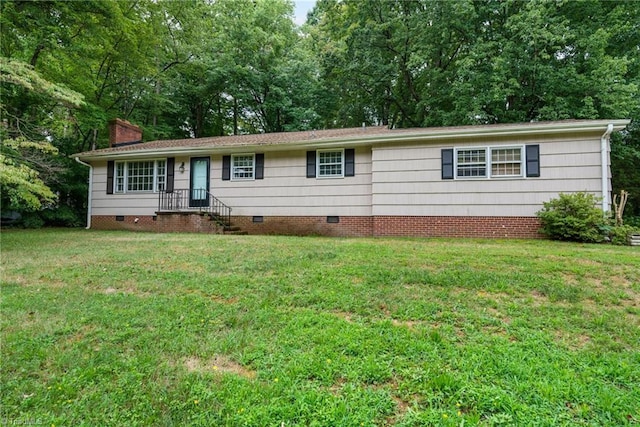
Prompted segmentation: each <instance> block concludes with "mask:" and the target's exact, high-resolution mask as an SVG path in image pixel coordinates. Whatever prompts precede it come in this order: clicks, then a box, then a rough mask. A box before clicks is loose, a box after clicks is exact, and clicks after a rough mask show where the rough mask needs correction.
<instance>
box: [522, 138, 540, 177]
mask: <svg viewBox="0 0 640 427" xmlns="http://www.w3.org/2000/svg"><path fill="white" fill-rule="evenodd" d="M525 151H526V158H527V176H528V177H538V176H540V146H539V145H537V144H536V145H527V146H526V147H525Z"/></svg>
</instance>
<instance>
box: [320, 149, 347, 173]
mask: <svg viewBox="0 0 640 427" xmlns="http://www.w3.org/2000/svg"><path fill="white" fill-rule="evenodd" d="M343 154H344V151H343V150H332V151H329V150H318V163H317V168H318V178H341V177H343V176H344V156H343Z"/></svg>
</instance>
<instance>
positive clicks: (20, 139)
mask: <svg viewBox="0 0 640 427" xmlns="http://www.w3.org/2000/svg"><path fill="white" fill-rule="evenodd" d="M0 85H1V89H2V93H3V100H4V101H5V102H3V103H2V108H1V110H0V112H1V115H2V120H3V123H4V127H3V128H2V130H1V134H0V139H1V142H0V164H1V165H2V168H0V192H1V194H2V209H3V210H5V211H7V210H16V211H22V212H28V211H37V210H39V209H41V208H42V207H43V205H46V204H52V203H54V202H55V201H56V195H55V194H54V193H53V191H52V190H51V188H49V183H50V182H52V181H53V180H55V179H56V175H57V173H58V172H59V169H58V168H57V166H56V163H55V160H54V158H55V156H56V155H57V153H58V150H57V148H56V147H54V146H53V145H52V144H51V143H50V142H48V141H47V140H46V137H47V131H46V129H45V128H42V127H40V126H38V125H37V123H36V122H35V120H38V121H43V118H42V116H47V117H48V120H49V121H50V122H51V121H54V120H56V119H55V118H56V117H58V116H59V115H60V113H62V112H64V111H65V110H66V109H68V108H71V107H77V106H80V105H81V104H82V102H83V101H82V96H81V95H80V94H78V93H76V92H73V91H71V90H69V89H67V88H65V87H63V86H60V85H57V84H53V83H51V82H49V81H47V80H45V79H44V78H42V76H40V75H39V74H38V73H37V72H35V71H34V70H33V67H31V66H29V65H28V64H25V63H23V62H20V61H15V60H8V59H6V58H0ZM25 97H29V98H35V99H38V100H39V101H40V102H39V104H38V105H39V110H38V111H34V110H32V111H30V112H29V114H28V115H27V113H26V112H24V111H15V108H20V107H21V106H22V104H21V103H20V102H18V101H16V98H18V99H24V98H25ZM12 107H13V109H12ZM17 114H20V115H17Z"/></svg>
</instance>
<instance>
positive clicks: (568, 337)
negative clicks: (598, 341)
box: [554, 330, 591, 351]
mask: <svg viewBox="0 0 640 427" xmlns="http://www.w3.org/2000/svg"><path fill="white" fill-rule="evenodd" d="M554 337H555V340H556V341H558V342H562V343H564V344H565V345H566V347H567V348H568V349H569V350H574V351H575V350H582V349H583V348H585V346H586V345H587V344H589V343H590V342H591V337H590V336H588V335H585V334H567V333H566V331H559V330H557V331H555V333H554Z"/></svg>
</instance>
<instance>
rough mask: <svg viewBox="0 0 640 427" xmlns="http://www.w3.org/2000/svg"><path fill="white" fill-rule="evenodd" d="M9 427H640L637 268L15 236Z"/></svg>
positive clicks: (247, 244) (559, 257)
mask: <svg viewBox="0 0 640 427" xmlns="http://www.w3.org/2000/svg"><path fill="white" fill-rule="evenodd" d="M1 243H2V293H1V297H2V303H1V304H2V305H1V321H2V323H1V325H2V350H1V351H2V374H1V378H0V383H1V398H2V411H3V413H2V414H1V415H0V418H1V419H2V424H10V425H14V424H25V423H32V424H36V423H37V424H41V425H46V426H51V425H55V426H77V425H87V426H108V425H112V426H125V425H126V426H132V425H154V426H156V425H159V426H163V425H175V426H181V425H202V426H214V425H229V426H236V425H250V426H276V427H277V426H293V425H299V426H309V425H316V426H339V425H340V426H360V425H364V426H373V425H383V426H384V425H395V426H423V425H445V426H446V425H450V426H463V425H464V426H469V425H477V424H479V425H549V426H551V425H554V426H555V425H594V426H596V425H597V426H600V425H625V424H629V425H637V424H638V423H640V318H639V315H640V250H639V249H638V248H632V247H612V246H607V245H579V244H570V243H559V242H551V241H496V240H453V241H449V240H440V239H437V240H427V239H328V238H301V237H265V236H209V235H195V234H139V233H130V232H92V231H85V230H72V231H66V230H41V231H3V233H2V241H1Z"/></svg>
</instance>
